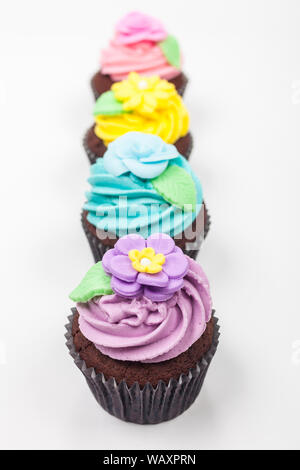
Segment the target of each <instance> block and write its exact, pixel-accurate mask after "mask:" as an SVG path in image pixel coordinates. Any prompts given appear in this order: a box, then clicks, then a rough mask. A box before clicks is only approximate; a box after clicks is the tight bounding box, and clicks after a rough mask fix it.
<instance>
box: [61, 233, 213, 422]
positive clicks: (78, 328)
mask: <svg viewBox="0 0 300 470" xmlns="http://www.w3.org/2000/svg"><path fill="white" fill-rule="evenodd" d="M70 298H71V299H72V300H73V301H75V302H76V303H77V305H76V309H73V314H72V316H71V317H69V320H70V323H69V324H68V325H67V330H68V332H67V335H66V337H67V346H68V348H69V350H70V354H71V355H72V357H73V358H74V360H75V363H76V365H77V367H78V368H79V369H80V370H81V372H82V373H83V375H84V376H85V378H86V380H87V383H88V385H89V387H90V389H91V391H92V393H93V395H94V396H95V398H96V400H97V401H98V403H99V404H100V405H101V406H102V407H103V408H104V409H105V410H106V411H108V412H109V413H111V414H112V415H114V416H116V417H118V418H120V419H122V420H124V421H131V422H134V423H138V424H147V423H151V424H154V423H159V422H162V421H166V420H169V419H172V418H175V417H176V416H178V415H179V414H181V413H182V412H183V411H185V410H186V409H187V408H188V407H189V406H190V405H191V404H192V403H193V402H194V400H195V399H196V397H197V396H198V394H199V392H200V389H201V386H202V383H203V380H204V377H205V375H206V372H207V369H208V366H209V364H210V361H211V359H212V357H213V355H214V353H215V351H216V348H217V344H218V337H219V333H218V329H219V328H218V326H217V320H216V318H215V317H214V316H213V315H212V304H211V297H210V292H209V283H208V280H207V278H206V276H205V274H204V272H203V270H202V269H201V267H200V266H199V265H198V264H197V263H196V262H195V261H193V260H192V259H191V258H189V257H188V256H186V255H184V254H183V252H182V251H181V250H180V248H178V247H176V245H175V243H174V241H173V240H172V239H171V238H170V237H169V236H168V235H164V234H154V235H152V236H150V237H149V238H148V239H147V240H145V239H144V238H143V237H141V236H138V235H128V236H125V237H123V238H121V239H120V240H119V241H118V242H117V244H116V246H115V248H114V249H112V250H110V251H108V252H107V253H106V254H105V256H104V258H103V260H102V262H99V263H97V264H96V265H95V266H93V267H92V268H91V269H90V270H89V271H88V273H87V274H86V276H85V277H84V279H83V281H82V282H81V283H80V285H79V286H78V287H77V288H76V289H75V290H74V291H73V292H72V293H71V295H70Z"/></svg>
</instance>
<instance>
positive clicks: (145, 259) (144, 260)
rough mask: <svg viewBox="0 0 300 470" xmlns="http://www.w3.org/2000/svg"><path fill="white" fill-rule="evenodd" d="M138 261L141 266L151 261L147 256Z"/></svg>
mask: <svg viewBox="0 0 300 470" xmlns="http://www.w3.org/2000/svg"><path fill="white" fill-rule="evenodd" d="M140 263H141V265H142V266H148V265H149V264H150V263H151V261H150V259H149V258H142V259H141V261H140Z"/></svg>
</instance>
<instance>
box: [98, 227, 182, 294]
mask: <svg viewBox="0 0 300 470" xmlns="http://www.w3.org/2000/svg"><path fill="white" fill-rule="evenodd" d="M188 265H189V264H188V260H187V258H186V256H185V255H184V254H183V252H182V250H181V249H180V248H178V247H177V246H176V245H175V243H174V240H173V239H172V238H171V237H169V235H166V234H163V233H157V234H153V235H151V236H150V237H148V238H147V240H145V239H144V238H143V237H141V236H140V235H136V234H132V235H126V236H125V237H122V238H120V239H119V240H118V241H117V243H116V245H115V247H114V248H113V249H112V250H109V251H107V252H106V253H105V255H104V256H103V259H102V266H103V268H104V270H105V271H106V273H107V274H109V275H110V276H111V288H112V289H113V290H114V292H115V293H116V294H118V295H121V296H123V297H129V298H130V297H139V296H142V295H143V296H145V297H147V298H148V299H150V300H152V301H153V302H161V301H164V300H168V299H170V298H171V297H172V295H173V294H174V293H175V292H176V291H178V290H179V289H180V288H181V287H182V285H183V278H184V276H185V275H186V273H187V271H188Z"/></svg>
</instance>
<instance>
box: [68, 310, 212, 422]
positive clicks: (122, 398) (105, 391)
mask: <svg viewBox="0 0 300 470" xmlns="http://www.w3.org/2000/svg"><path fill="white" fill-rule="evenodd" d="M72 312H73V313H72V315H70V316H69V317H68V320H69V323H68V324H67V325H66V329H67V333H66V334H65V337H66V338H67V342H66V345H67V347H68V349H69V353H70V355H71V356H72V357H73V359H74V362H75V364H76V365H77V367H78V368H79V370H81V372H82V373H83V375H84V377H85V379H86V381H87V384H88V386H89V388H90V390H91V392H92V394H93V395H94V397H95V398H96V400H97V402H98V403H99V405H100V406H102V408H104V410H105V411H107V412H108V413H110V414H111V415H113V416H115V417H116V418H119V419H121V420H123V421H129V422H132V423H136V424H158V423H161V422H163V421H168V420H170V419H173V418H176V417H177V416H179V415H180V414H181V413H183V412H184V411H185V410H187V409H188V408H189V407H190V406H191V405H192V403H193V402H194V401H195V399H196V398H197V396H198V395H199V392H200V390H201V387H202V384H203V381H204V378H205V376H206V373H207V370H208V367H209V365H210V362H211V360H212V358H213V356H214V354H215V352H216V350H217V346H218V343H219V336H220V333H219V329H220V327H219V325H218V319H217V318H216V317H214V316H213V320H214V335H213V341H212V345H211V347H210V349H209V350H208V351H207V353H205V354H204V355H203V356H202V358H201V359H200V360H199V362H198V363H197V365H196V367H194V368H192V369H190V370H189V372H188V373H187V374H181V375H180V377H179V379H178V380H175V379H173V378H172V379H171V380H170V381H169V382H168V384H166V383H165V382H163V381H162V380H160V381H159V382H158V384H157V386H156V387H153V386H152V385H151V384H150V383H149V382H148V383H147V384H146V385H145V386H144V387H143V388H141V387H140V386H139V384H138V383H137V382H135V383H134V384H133V385H132V386H131V387H129V386H128V385H127V383H126V382H125V381H124V380H122V382H120V383H119V384H117V382H116V380H115V379H114V378H110V379H109V380H106V378H105V377H104V375H103V374H102V373H101V374H97V373H96V371H95V369H94V368H93V367H90V368H88V367H87V365H86V363H85V361H83V360H82V359H81V357H80V355H79V353H78V352H77V351H76V349H75V346H74V344H73V337H72V323H73V318H74V314H75V312H76V309H72ZM213 314H214V312H213Z"/></svg>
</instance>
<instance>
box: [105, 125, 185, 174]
mask: <svg viewBox="0 0 300 470" xmlns="http://www.w3.org/2000/svg"><path fill="white" fill-rule="evenodd" d="M179 155H180V154H179V153H178V150H177V149H176V147H175V146H174V145H170V144H166V143H165V142H164V141H163V140H162V139H161V138H160V137H158V136H156V135H152V134H144V133H142V132H127V134H124V135H122V136H121V137H118V138H117V139H116V140H114V141H113V142H112V143H110V144H109V145H108V148H107V151H106V152H105V154H104V157H103V164H104V167H105V169H106V170H107V171H108V172H109V173H111V174H112V175H114V176H120V175H123V174H124V173H128V172H131V173H133V174H134V175H136V176H138V177H139V178H143V179H152V178H156V177H157V176H159V175H160V174H161V173H162V172H163V171H165V169H166V168H167V166H168V163H169V160H172V159H174V158H177V157H178V156H179Z"/></svg>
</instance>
